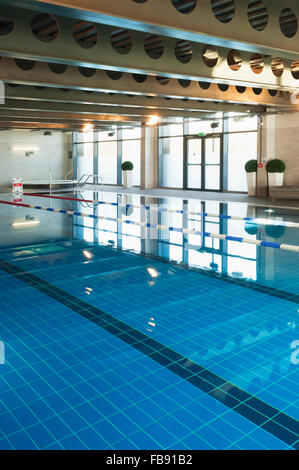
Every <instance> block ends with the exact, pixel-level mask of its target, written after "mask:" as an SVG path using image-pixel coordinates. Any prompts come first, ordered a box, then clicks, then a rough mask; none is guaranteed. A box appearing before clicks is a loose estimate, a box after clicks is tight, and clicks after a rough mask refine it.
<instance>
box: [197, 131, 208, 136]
mask: <svg viewBox="0 0 299 470" xmlns="http://www.w3.org/2000/svg"><path fill="white" fill-rule="evenodd" d="M197 135H198V137H204V136H205V135H206V134H205V133H204V132H199V133H198V134H197Z"/></svg>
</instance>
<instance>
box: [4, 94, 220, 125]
mask: <svg viewBox="0 0 299 470" xmlns="http://www.w3.org/2000/svg"><path fill="white" fill-rule="evenodd" d="M20 111H21V112H28V113H29V115H31V112H34V113H39V115H40V116H41V117H42V116H45V115H49V113H53V114H55V115H56V116H57V117H58V118H59V116H61V117H62V116H66V117H65V119H66V120H67V119H68V118H67V116H68V115H73V116H76V115H79V116H80V117H82V119H85V120H88V121H97V120H100V121H111V120H116V121H117V120H118V117H119V116H121V117H122V118H127V120H131V121H135V120H136V118H139V119H143V120H144V122H146V120H147V119H148V118H149V117H151V116H152V115H153V114H158V115H159V116H160V117H167V118H168V117H185V118H190V117H192V118H199V119H200V118H202V117H207V116H211V118H213V117H215V113H214V112H198V111H191V112H189V111H185V110H179V111H173V110H159V112H158V113H156V112H153V111H152V110H146V109H143V108H132V107H124V106H122V107H118V106H108V105H107V106H101V105H89V104H85V105H82V104H76V103H56V102H40V101H30V100H10V99H6V100H5V104H3V105H1V106H0V113H2V114H5V113H7V112H12V113H16V114H15V115H18V113H19V112H20ZM75 119H76V118H75ZM77 119H78V117H77Z"/></svg>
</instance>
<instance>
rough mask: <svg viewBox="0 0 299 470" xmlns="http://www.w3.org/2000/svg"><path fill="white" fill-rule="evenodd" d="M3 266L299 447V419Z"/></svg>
mask: <svg viewBox="0 0 299 470" xmlns="http://www.w3.org/2000/svg"><path fill="white" fill-rule="evenodd" d="M0 269H2V270H3V271H5V272H6V273H7V274H10V275H12V276H14V277H15V278H17V279H19V280H20V281H23V282H24V283H26V284H28V285H29V286H31V287H33V288H35V289H37V290H38V291H39V292H41V293H43V294H46V295H47V296H49V297H51V298H52V299H54V300H56V301H57V302H59V303H61V304H63V305H65V306H66V307H68V308H70V309H71V310H73V311H74V312H76V313H79V314H80V315H81V316H83V317H84V318H86V319H87V320H90V321H91V322H93V323H95V324H96V325H98V326H100V327H101V328H103V329H104V330H105V331H107V332H109V333H111V334H113V335H114V336H116V337H117V338H119V339H120V340H122V341H123V342H125V343H126V344H129V345H130V346H132V347H133V348H134V349H136V350H138V351H139V352H141V353H143V354H145V355H146V356H147V357H149V358H150V359H152V360H154V361H155V362H157V363H158V364H160V365H162V366H163V367H165V368H166V369H168V370H169V371H171V372H173V373H174V374H176V375H177V376H179V377H181V378H182V379H184V380H186V381H188V382H189V383H191V384H192V385H194V386H195V387H197V388H198V389H200V390H201V391H203V392H205V393H207V394H208V395H210V396H211V397H213V398H215V399H216V400H218V401H219V402H221V403H222V404H224V405H226V406H227V407H228V408H230V409H232V410H234V411H235V412H236V413H238V414H239V415H241V416H243V417H245V418H246V419H248V420H249V421H251V422H252V423H254V424H256V425H257V426H259V427H261V428H263V429H264V430H266V431H268V432H269V433H270V434H272V435H273V436H275V437H277V438H278V439H280V440H281V441H283V442H285V443H286V444H288V445H289V446H291V447H293V448H294V449H296V450H299V441H298V439H299V422H298V421H296V420H295V419H294V418H292V417H290V416H288V415H286V414H284V413H283V412H281V411H279V410H278V409H276V408H274V407H272V406H270V405H268V404H267V403H265V402H263V401H262V400H260V399H258V398H256V397H254V396H253V395H251V394H250V393H248V392H246V391H245V390H242V389H241V388H239V387H237V386H236V385H234V384H232V383H230V382H227V381H226V380H225V379H223V378H222V377H219V376H218V375H216V374H214V373H213V372H211V371H209V370H208V369H205V368H203V367H201V366H200V365H198V364H196V363H195V362H193V361H191V360H190V359H188V358H187V357H184V356H182V355H181V354H179V353H177V352H175V351H173V350H172V349H170V348H168V347H167V346H165V345H163V344H162V343H159V342H158V341H156V340H154V339H152V338H150V337H149V336H147V335H145V334H144V333H141V332H140V331H138V330H136V329H135V328H133V327H131V326H129V325H127V324H126V323H124V322H122V321H120V320H118V319H116V318H115V317H113V316H112V315H109V314H107V313H105V312H103V311H102V310H100V309H99V308H97V307H95V306H92V305H90V304H88V303H87V302H85V301H83V300H80V299H78V298H77V297H75V296H74V295H72V294H70V293H68V292H66V291H64V290H62V289H60V288H58V287H55V286H54V285H52V284H50V283H49V282H47V281H44V280H43V279H41V278H39V277H37V276H35V275H33V274H30V273H28V272H26V271H23V270H22V269H20V268H18V267H16V266H14V265H13V264H11V263H8V262H6V261H0Z"/></svg>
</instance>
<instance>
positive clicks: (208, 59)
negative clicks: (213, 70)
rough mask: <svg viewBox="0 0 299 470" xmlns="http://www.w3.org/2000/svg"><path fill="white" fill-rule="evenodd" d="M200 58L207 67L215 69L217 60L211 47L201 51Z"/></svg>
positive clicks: (215, 52) (214, 50) (215, 51)
mask: <svg viewBox="0 0 299 470" xmlns="http://www.w3.org/2000/svg"><path fill="white" fill-rule="evenodd" d="M202 58H203V61H204V63H205V64H206V65H207V66H208V67H215V65H216V64H217V62H218V59H219V54H218V51H217V49H215V47H213V46H205V47H204V48H203V50H202Z"/></svg>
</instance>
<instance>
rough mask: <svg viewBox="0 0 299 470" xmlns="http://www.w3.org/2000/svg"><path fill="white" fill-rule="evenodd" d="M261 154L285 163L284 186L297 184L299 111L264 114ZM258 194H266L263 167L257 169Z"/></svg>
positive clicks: (265, 176)
mask: <svg viewBox="0 0 299 470" xmlns="http://www.w3.org/2000/svg"><path fill="white" fill-rule="evenodd" d="M262 137H263V142H262V143H263V146H262V150H263V151H262V156H263V157H264V158H266V160H271V159H273V158H279V159H280V160H283V161H284V162H285V164H286V172H285V179H284V184H285V186H297V187H298V186H299V150H298V148H299V113H289V114H277V115H272V116H271V115H270V116H266V117H265V118H264V120H263V131H262ZM258 186H259V191H258V195H259V196H264V195H266V187H267V174H266V170H265V167H264V168H263V169H261V170H259V171H258Z"/></svg>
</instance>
